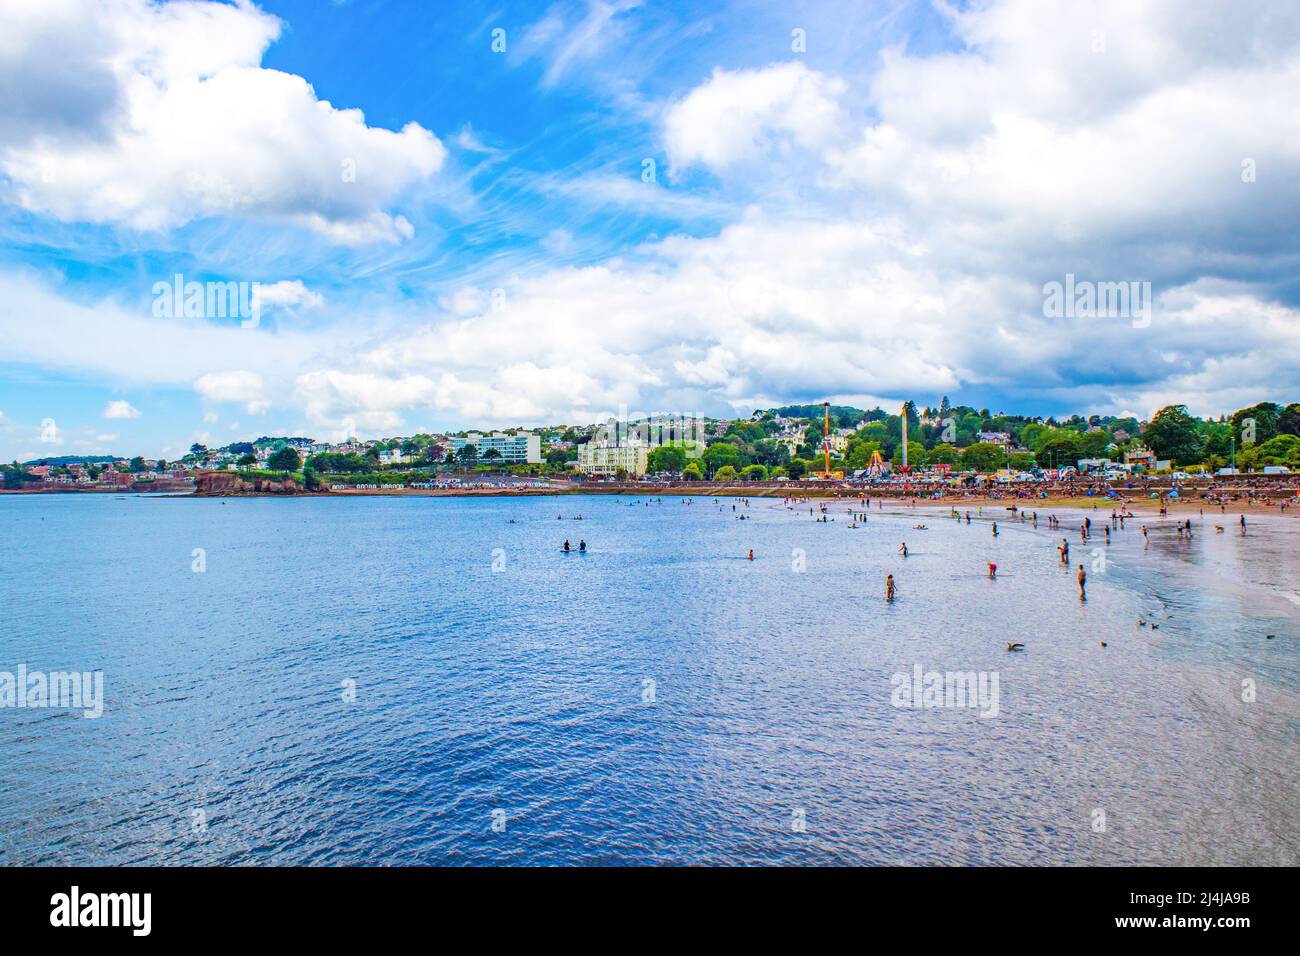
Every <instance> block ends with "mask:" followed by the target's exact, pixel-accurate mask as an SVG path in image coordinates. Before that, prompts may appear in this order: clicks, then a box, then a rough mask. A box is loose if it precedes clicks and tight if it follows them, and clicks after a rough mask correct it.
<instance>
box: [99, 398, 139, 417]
mask: <svg viewBox="0 0 1300 956" xmlns="http://www.w3.org/2000/svg"><path fill="white" fill-rule="evenodd" d="M104 417H105V418H139V417H140V409H138V408H136V407H135V406H134V405H132V404H131V403H130V402H128V401H126V400H125V399H117V400H115V401H111V402H109V403H108V404H107V405H105V406H104Z"/></svg>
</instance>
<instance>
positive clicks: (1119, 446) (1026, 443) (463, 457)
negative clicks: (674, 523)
mask: <svg viewBox="0 0 1300 956" xmlns="http://www.w3.org/2000/svg"><path fill="white" fill-rule="evenodd" d="M1294 469H1300V404H1297V403H1292V404H1289V405H1285V406H1283V405H1279V404H1276V403H1272V402H1262V403H1259V404H1257V405H1254V406H1250V407H1248V408H1243V409H1240V410H1238V411H1236V412H1234V413H1233V414H1231V415H1223V416H1220V417H1219V418H1218V419H1217V420H1212V419H1198V418H1195V417H1193V416H1191V415H1190V414H1188V412H1187V410H1186V408H1185V407H1183V406H1167V407H1165V408H1162V409H1160V410H1159V411H1157V412H1156V413H1155V414H1154V415H1153V416H1152V417H1151V419H1150V420H1148V421H1140V420H1138V419H1135V418H1132V417H1126V418H1117V417H1113V416H1098V415H1092V416H1086V417H1085V416H1078V415H1076V416H1071V417H1069V418H1065V419H1055V418H1052V417H1047V418H1042V417H1021V416H1014V415H1007V414H1003V413H997V414H993V413H990V411H989V410H988V409H975V408H972V407H970V406H953V405H951V404H950V403H949V401H948V399H947V397H944V398H943V399H942V400H941V401H940V402H939V404H938V405H937V406H934V407H928V406H927V407H924V408H919V409H918V408H917V407H916V406H915V404H914V403H912V402H906V403H904V404H903V405H902V407H901V408H900V409H899V411H898V413H897V414H891V413H889V412H887V411H885V410H883V409H881V408H879V407H877V408H874V409H870V410H863V409H859V408H855V407H851V406H837V405H831V404H830V403H821V404H818V405H789V406H784V407H781V408H775V409H769V410H759V411H755V412H754V413H753V414H752V415H751V416H750V417H749V418H744V419H720V418H708V417H700V416H648V417H645V418H642V419H637V420H628V419H626V418H611V419H610V420H608V421H605V422H601V423H593V424H588V425H583V426H570V425H555V426H549V427H543V428H538V429H532V430H528V429H522V428H511V429H506V430H504V431H492V432H480V431H463V432H456V433H446V434H432V433H420V434H415V435H411V436H392V437H385V438H372V439H365V440H362V439H359V438H355V437H350V438H347V439H346V440H342V441H337V442H330V441H317V440H314V439H312V438H307V437H289V436H286V437H267V436H263V437H259V438H257V439H254V440H252V441H240V442H232V443H230V444H228V445H224V446H222V447H219V448H208V447H206V446H205V445H202V444H194V445H192V446H191V447H190V449H189V451H188V453H187V454H185V455H184V456H183V457H181V458H179V459H176V460H174V461H166V460H160V459H151V458H145V457H143V456H136V457H132V458H121V457H115V456H101V457H87V458H74V457H65V458H58V457H55V458H47V459H38V460H34V461H28V462H22V463H19V462H13V463H11V464H8V465H5V466H3V483H4V487H5V488H6V489H8V490H128V489H137V490H175V489H176V488H177V487H178V485H182V484H192V483H193V481H194V480H195V479H196V478H197V477H199V476H201V475H203V474H205V473H212V472H231V473H235V474H244V475H248V476H252V477H256V476H261V477H270V476H279V475H288V474H292V475H295V476H297V477H298V479H299V480H300V481H301V482H303V483H304V484H305V486H306V487H307V488H308V489H314V488H324V487H328V488H330V489H338V490H341V489H346V488H375V487H389V486H396V487H405V486H407V485H412V486H421V485H428V484H430V483H431V482H436V481H438V480H439V479H440V477H447V476H480V477H482V476H488V475H502V476H516V477H529V478H534V479H551V480H556V479H569V480H575V481H599V480H638V479H644V478H646V477H653V478H657V479H661V480H662V479H675V480H682V481H714V482H728V483H731V482H761V481H769V482H770V481H775V482H783V481H794V482H808V481H848V482H852V481H857V482H862V481H873V482H880V481H889V480H898V479H900V478H902V477H906V478H907V479H908V480H911V481H917V480H921V479H926V480H931V481H946V482H954V483H956V482H969V481H970V480H972V479H978V480H979V481H981V482H982V481H984V480H986V479H987V480H989V481H993V482H1001V483H1020V482H1031V481H1041V480H1060V479H1064V478H1068V477H1071V476H1080V477H1082V476H1091V477H1094V478H1097V479H1100V480H1104V481H1109V482H1114V481H1120V480H1123V479H1125V478H1129V477H1132V476H1138V475H1148V476H1151V475H1165V476H1170V477H1171V478H1173V479H1175V480H1187V479H1191V478H1193V477H1194V476H1204V475H1213V476H1216V477H1224V476H1235V475H1248V474H1257V475H1286V474H1290V473H1291V471H1292V470H1294ZM457 480H463V477H462V478H458V479H457Z"/></svg>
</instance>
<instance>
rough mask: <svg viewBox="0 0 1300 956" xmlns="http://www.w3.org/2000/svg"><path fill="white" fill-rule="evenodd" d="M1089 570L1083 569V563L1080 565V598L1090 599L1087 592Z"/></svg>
mask: <svg viewBox="0 0 1300 956" xmlns="http://www.w3.org/2000/svg"><path fill="white" fill-rule="evenodd" d="M1087 584H1088V572H1087V571H1085V570H1083V565H1082V564H1081V565H1079V600H1080V601H1086V600H1088V592H1087Z"/></svg>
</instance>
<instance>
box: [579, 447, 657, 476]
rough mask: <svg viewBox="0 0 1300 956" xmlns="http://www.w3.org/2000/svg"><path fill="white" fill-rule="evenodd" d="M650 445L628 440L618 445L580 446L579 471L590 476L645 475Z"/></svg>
mask: <svg viewBox="0 0 1300 956" xmlns="http://www.w3.org/2000/svg"><path fill="white" fill-rule="evenodd" d="M649 457H650V445H649V443H647V442H643V441H634V440H627V441H621V442H618V443H615V442H601V441H590V442H586V443H585V444H582V445H579V446H578V470H579V471H581V472H583V473H584V474H588V475H616V474H618V472H619V471H620V470H621V471H624V472H626V473H627V474H629V475H644V474H645V472H646V463H647V461H648V460H649Z"/></svg>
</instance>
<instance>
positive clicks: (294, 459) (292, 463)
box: [266, 445, 302, 471]
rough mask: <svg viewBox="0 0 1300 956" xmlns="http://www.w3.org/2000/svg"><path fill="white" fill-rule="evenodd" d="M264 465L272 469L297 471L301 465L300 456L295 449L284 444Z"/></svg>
mask: <svg viewBox="0 0 1300 956" xmlns="http://www.w3.org/2000/svg"><path fill="white" fill-rule="evenodd" d="M266 467H267V468H270V469H271V470H272V471H297V470H298V469H299V468H300V467H302V458H301V457H300V456H299V454H298V452H297V450H296V449H294V448H290V447H288V446H287V445H286V446H285V447H284V448H281V449H280V450H279V451H277V452H276V453H275V454H273V455H272V456H271V457H270V458H268V459H267V460H266Z"/></svg>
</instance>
